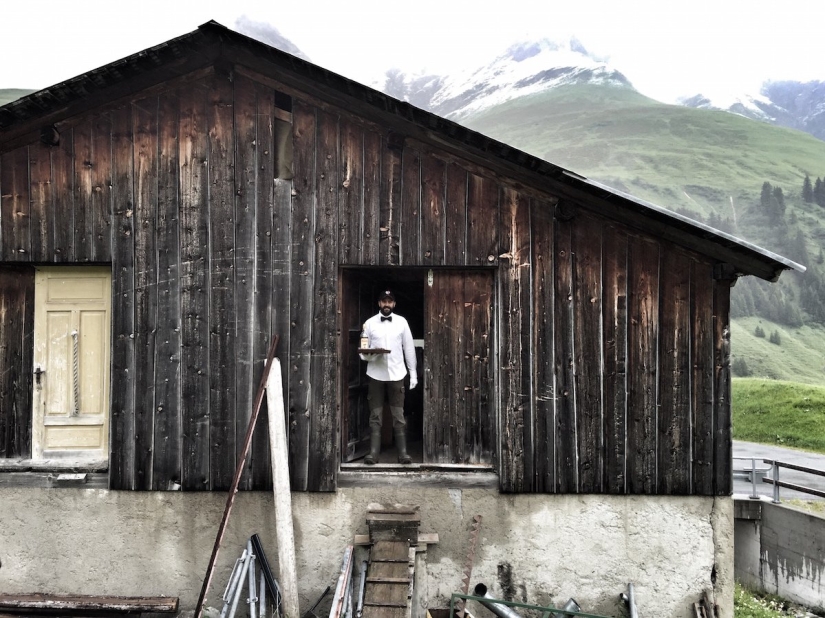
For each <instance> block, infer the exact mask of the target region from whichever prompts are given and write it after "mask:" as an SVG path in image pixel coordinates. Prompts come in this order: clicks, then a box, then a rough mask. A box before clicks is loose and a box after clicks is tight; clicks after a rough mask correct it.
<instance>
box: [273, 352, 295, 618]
mask: <svg viewBox="0 0 825 618" xmlns="http://www.w3.org/2000/svg"><path fill="white" fill-rule="evenodd" d="M266 402H267V410H269V441H270V452H271V455H272V489H273V493H274V496H275V538H276V540H277V541H278V583H279V584H280V585H281V596H282V603H283V611H284V615H285V616H289V617H291V618H296V617H297V616H298V615H299V609H298V570H297V567H296V562H295V534H294V531H293V528H292V493H291V492H290V489H289V451H288V450H287V440H286V421H285V419H284V388H283V380H282V378H281V362H280V361H279V360H278V359H277V358H276V359H274V360H273V361H272V369H271V370H270V372H269V379H268V380H267V383H266Z"/></svg>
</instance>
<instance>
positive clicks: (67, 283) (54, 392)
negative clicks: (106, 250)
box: [32, 267, 111, 459]
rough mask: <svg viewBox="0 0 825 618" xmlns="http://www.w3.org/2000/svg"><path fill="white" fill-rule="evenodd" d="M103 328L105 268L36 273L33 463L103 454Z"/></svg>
mask: <svg viewBox="0 0 825 618" xmlns="http://www.w3.org/2000/svg"><path fill="white" fill-rule="evenodd" d="M110 330H111V276H110V273H109V270H108V269H106V268H98V267H78V268H58V267H55V268H41V269H38V270H37V273H36V274H35V311H34V363H33V364H34V369H35V376H36V378H35V380H34V389H33V415H32V416H33V418H32V422H33V426H32V437H33V440H32V442H33V444H32V446H33V457H34V458H36V459H38V458H39V459H46V458H52V457H61V456H63V457H65V456H71V457H81V458H94V459H102V458H105V457H107V456H108V450H109V449H108V435H109V349H110Z"/></svg>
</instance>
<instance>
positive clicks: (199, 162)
mask: <svg viewBox="0 0 825 618" xmlns="http://www.w3.org/2000/svg"><path fill="white" fill-rule="evenodd" d="M207 92H208V90H207V88H205V87H204V85H203V84H201V83H198V84H194V85H193V86H192V87H191V88H185V89H182V90H181V92H180V95H181V97H180V129H179V142H178V143H179V155H178V163H179V165H180V260H181V261H180V264H181V266H180V286H181V289H180V294H181V296H180V310H181V378H180V379H181V448H182V453H181V458H182V461H183V466H182V473H181V485H182V487H183V489H185V490H186V489H192V490H198V489H200V490H203V489H210V484H209V479H210V472H209V454H210V448H209V447H210V438H209V433H210V426H209V410H210V408H211V405H210V401H209V394H210V393H209V314H208V312H209V309H208V307H209V297H208V289H209V277H208V273H209V270H210V263H209V256H208V252H207V248H208V246H209V226H208V223H209V218H208V214H209V174H208V171H209V170H208V167H207V163H208V152H209V144H208V141H207V115H206V101H207Z"/></svg>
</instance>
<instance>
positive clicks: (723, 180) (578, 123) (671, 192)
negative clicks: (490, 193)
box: [461, 85, 825, 241]
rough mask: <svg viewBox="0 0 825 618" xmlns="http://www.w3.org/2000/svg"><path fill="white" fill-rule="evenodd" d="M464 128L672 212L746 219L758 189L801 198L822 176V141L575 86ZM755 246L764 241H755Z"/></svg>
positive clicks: (514, 104)
mask: <svg viewBox="0 0 825 618" xmlns="http://www.w3.org/2000/svg"><path fill="white" fill-rule="evenodd" d="M461 122H462V124H465V125H467V126H468V127H470V128H472V129H475V130H477V131H480V132H482V133H485V134H487V135H490V136H491V137H494V138H496V139H499V140H501V141H504V142H506V143H509V144H513V145H514V146H516V147H518V148H521V149H522V150H525V151H527V152H529V153H531V154H533V155H535V156H538V157H541V158H543V159H546V160H547V161H550V162H552V163H555V164H557V165H561V166H562V167H565V168H567V169H570V170H572V171H575V172H578V173H580V174H584V175H585V176H588V177H590V178H594V179H596V180H600V181H602V182H606V183H607V184H610V185H612V186H615V187H617V188H619V189H622V190H625V191H628V192H630V193H632V194H633V195H636V196H638V197H641V198H644V199H647V200H650V201H652V202H655V203H657V204H660V205H662V206H664V207H666V208H670V209H671V210H676V209H679V210H689V211H691V212H696V213H699V214H701V215H702V216H704V217H707V215H709V214H710V212H717V213H719V214H721V215H724V216H726V217H728V218H734V215H736V216H737V217H741V216H742V211H743V210H744V207H745V206H747V205H748V201H749V200H750V199H751V198H752V197H753V195H754V193H756V196H757V197H758V192H759V190H760V188H761V186H762V183H763V182H764V181H766V180H767V181H769V182H771V183H772V184H773V185H778V186H781V187H784V189H785V191H786V193H787V192H790V191H793V192H794V193H798V192H799V191H800V190H801V187H802V180H803V178H804V176H805V173H808V174H810V175H811V177H812V178H816V177H817V176H822V175H823V174H825V141H822V140H818V139H816V138H815V137H813V136H811V135H808V134H806V133H803V132H801V131H795V130H791V129H784V128H781V127H776V126H773V125H769V124H766V123H761V122H757V121H754V120H749V119H747V118H743V117H741V116H737V115H735V114H730V113H727V112H713V111H708V110H697V109H691V108H687V107H682V106H678V105H666V104H664V103H659V102H657V101H654V100H652V99H649V98H647V97H644V96H643V95H641V94H639V93H638V92H635V91H633V90H631V89H628V88H620V87H615V86H598V85H575V86H565V87H559V88H554V89H552V90H549V91H546V92H543V93H538V94H535V95H532V96H527V97H521V98H519V99H516V100H514V101H510V102H507V103H503V104H501V105H498V106H496V107H494V108H491V109H489V110H486V111H484V112H481V113H479V114H477V115H474V116H470V117H468V118H465V119H462V121H461ZM755 240H756V241H759V240H761V239H758V238H757V239H755Z"/></svg>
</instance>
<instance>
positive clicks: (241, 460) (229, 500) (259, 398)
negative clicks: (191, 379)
mask: <svg viewBox="0 0 825 618" xmlns="http://www.w3.org/2000/svg"><path fill="white" fill-rule="evenodd" d="M277 349H278V335H275V336H274V337H272V342H271V343H270V344H269V351H268V352H267V354H266V365H265V366H264V374H263V375H262V376H261V382H260V385H259V386H258V394H257V395H256V396H255V405H254V407H253V409H252V417H251V418H250V419H249V426H248V427H247V428H246V437H245V438H244V442H243V448H242V449H241V454H240V456H239V457H238V465H237V466H236V467H235V476H234V478H233V479H232V486H231V487H230V488H229V495H228V496H227V497H226V506H225V507H224V510H223V517H222V518H221V523H220V525H219V526H218V534H217V535H216V536H215V546H214V547H213V548H212V556H211V557H210V558H209V566H207V567H206V576H205V577H204V578H203V586H202V587H201V593H200V595H199V596H198V603H197V605H195V613H194V618H201V615H202V614H203V603H204V601H206V594H207V593H208V592H209V586H210V584H211V583H212V576H213V575H214V574H215V564H216V563H217V561H218V552H219V551H220V549H221V542H222V541H223V535H224V533H225V532H226V526H227V524H228V523H229V514H230V512H231V511H232V504H233V503H234V502H235V494H237V493H238V485H240V482H241V476H242V475H243V469H244V466H245V465H246V455H247V453H249V447H250V446H251V445H252V434H253V432H254V431H255V423H256V422H257V421H258V414H259V413H260V411H261V404H262V403H263V400H264V392H265V391H266V382H267V380H268V379H269V370H270V369H271V368H272V364H273V363H272V360H273V359H274V358H275V352H276V351H277Z"/></svg>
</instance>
